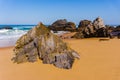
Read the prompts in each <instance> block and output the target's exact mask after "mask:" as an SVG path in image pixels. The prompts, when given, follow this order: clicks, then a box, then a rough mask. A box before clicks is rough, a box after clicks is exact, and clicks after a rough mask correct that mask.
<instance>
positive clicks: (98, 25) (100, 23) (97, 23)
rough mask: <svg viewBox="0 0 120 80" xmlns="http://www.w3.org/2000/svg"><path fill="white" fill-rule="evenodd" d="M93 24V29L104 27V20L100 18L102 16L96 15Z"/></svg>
mask: <svg viewBox="0 0 120 80" xmlns="http://www.w3.org/2000/svg"><path fill="white" fill-rule="evenodd" d="M93 26H94V28H95V30H98V29H100V28H103V27H104V28H105V25H104V22H103V20H102V18H100V17H98V18H96V19H95V20H94V21H93Z"/></svg>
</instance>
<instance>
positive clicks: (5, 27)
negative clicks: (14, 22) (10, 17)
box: [0, 26, 13, 29]
mask: <svg viewBox="0 0 120 80" xmlns="http://www.w3.org/2000/svg"><path fill="white" fill-rule="evenodd" d="M0 29H13V28H12V27H10V26H4V27H2V28H0Z"/></svg>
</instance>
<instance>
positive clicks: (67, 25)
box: [49, 19, 76, 31]
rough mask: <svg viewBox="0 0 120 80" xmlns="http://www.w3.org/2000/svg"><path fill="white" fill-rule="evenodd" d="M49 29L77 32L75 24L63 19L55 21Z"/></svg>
mask: <svg viewBox="0 0 120 80" xmlns="http://www.w3.org/2000/svg"><path fill="white" fill-rule="evenodd" d="M49 29H51V30H53V31H75V30H76V25H75V23H73V22H67V20H66V19H63V20H57V21H55V22H54V23H53V24H52V25H50V26H49Z"/></svg>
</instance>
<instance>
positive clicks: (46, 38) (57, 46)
mask: <svg viewBox="0 0 120 80" xmlns="http://www.w3.org/2000/svg"><path fill="white" fill-rule="evenodd" d="M14 52H15V57H14V58H13V59H12V60H13V61H14V62H16V63H23V62H35V61H37V60H38V59H40V60H42V61H43V63H44V64H53V65H55V66H56V67H59V68H64V69H70V68H71V67H72V64H73V62H74V60H75V58H80V57H79V55H78V53H77V52H75V51H74V50H72V49H71V48H70V47H69V46H67V44H66V43H64V42H63V41H62V40H61V39H60V38H59V37H58V36H56V35H54V34H53V33H51V32H50V30H49V29H48V28H46V26H44V25H43V24H42V23H40V24H38V25H37V26H36V27H34V28H33V29H31V30H30V31H28V32H27V33H26V34H25V35H23V36H22V37H21V38H20V39H18V41H17V42H16V45H15V48H14Z"/></svg>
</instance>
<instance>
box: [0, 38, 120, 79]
mask: <svg viewBox="0 0 120 80" xmlns="http://www.w3.org/2000/svg"><path fill="white" fill-rule="evenodd" d="M64 41H65V42H67V43H68V45H69V46H70V47H71V48H73V49H74V50H76V51H77V52H79V54H80V60H77V59H76V60H75V63H74V65H73V67H72V69H70V70H64V69H59V68H56V67H54V66H53V65H50V64H42V63H41V61H38V62H35V63H23V64H15V63H13V62H12V61H11V58H12V57H13V56H14V53H13V51H12V50H13V47H10V48H2V49H0V80H120V40H118V39H113V40H109V41H99V40H98V39H83V40H76V39H71V40H64Z"/></svg>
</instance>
